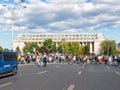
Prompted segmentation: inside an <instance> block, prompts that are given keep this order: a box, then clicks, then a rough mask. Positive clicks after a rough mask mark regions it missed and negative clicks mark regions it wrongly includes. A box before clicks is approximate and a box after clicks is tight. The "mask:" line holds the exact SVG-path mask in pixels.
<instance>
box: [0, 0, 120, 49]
mask: <svg viewBox="0 0 120 90" xmlns="http://www.w3.org/2000/svg"><path fill="white" fill-rule="evenodd" d="M3 4H6V5H7V6H6V7H4V6H3ZM12 6H14V7H15V10H14V39H15V38H16V37H17V35H18V34H24V33H26V34H27V33H46V32H81V33H85V32H86V33H102V34H103V35H104V37H105V38H107V39H111V40H116V41H117V43H118V42H120V39H119V37H120V30H119V29H120V18H119V16H120V2H119V0H25V2H22V3H20V0H1V1H0V34H1V35H0V46H2V47H3V48H11V40H12V36H11V7H12ZM23 6H26V7H27V8H23Z"/></svg>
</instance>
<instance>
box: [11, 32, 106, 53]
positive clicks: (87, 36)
mask: <svg viewBox="0 0 120 90" xmlns="http://www.w3.org/2000/svg"><path fill="white" fill-rule="evenodd" d="M50 38H51V39H52V40H53V42H54V44H56V46H58V43H59V42H61V40H62V39H65V41H67V42H79V43H80V45H81V46H85V45H86V44H87V45H89V47H90V53H98V52H99V46H100V43H101V42H102V41H103V40H105V39H104V37H103V35H102V34H101V33H42V34H21V35H18V37H17V38H16V40H14V41H13V50H16V48H17V47H19V48H20V50H21V51H22V49H23V47H24V46H25V44H26V43H28V42H37V43H38V45H39V46H42V45H43V42H44V41H45V40H46V39H50Z"/></svg>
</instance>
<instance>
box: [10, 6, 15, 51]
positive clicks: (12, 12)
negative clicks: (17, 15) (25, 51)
mask: <svg viewBox="0 0 120 90" xmlns="http://www.w3.org/2000/svg"><path fill="white" fill-rule="evenodd" d="M14 9H15V8H14V5H13V6H12V11H11V15H12V18H11V20H12V27H11V31H12V42H11V49H12V50H13V39H14V33H13V32H14Z"/></svg>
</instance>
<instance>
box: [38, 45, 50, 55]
mask: <svg viewBox="0 0 120 90" xmlns="http://www.w3.org/2000/svg"><path fill="white" fill-rule="evenodd" d="M39 52H40V53H42V54H44V53H48V49H47V48H46V47H45V46H42V47H40V49H39Z"/></svg>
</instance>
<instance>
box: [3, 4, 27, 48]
mask: <svg viewBox="0 0 120 90" xmlns="http://www.w3.org/2000/svg"><path fill="white" fill-rule="evenodd" d="M3 6H7V5H3ZM11 8H12V9H11V21H12V23H11V50H13V39H14V10H15V6H14V5H12V6H11ZM23 8H27V7H26V6H23Z"/></svg>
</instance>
